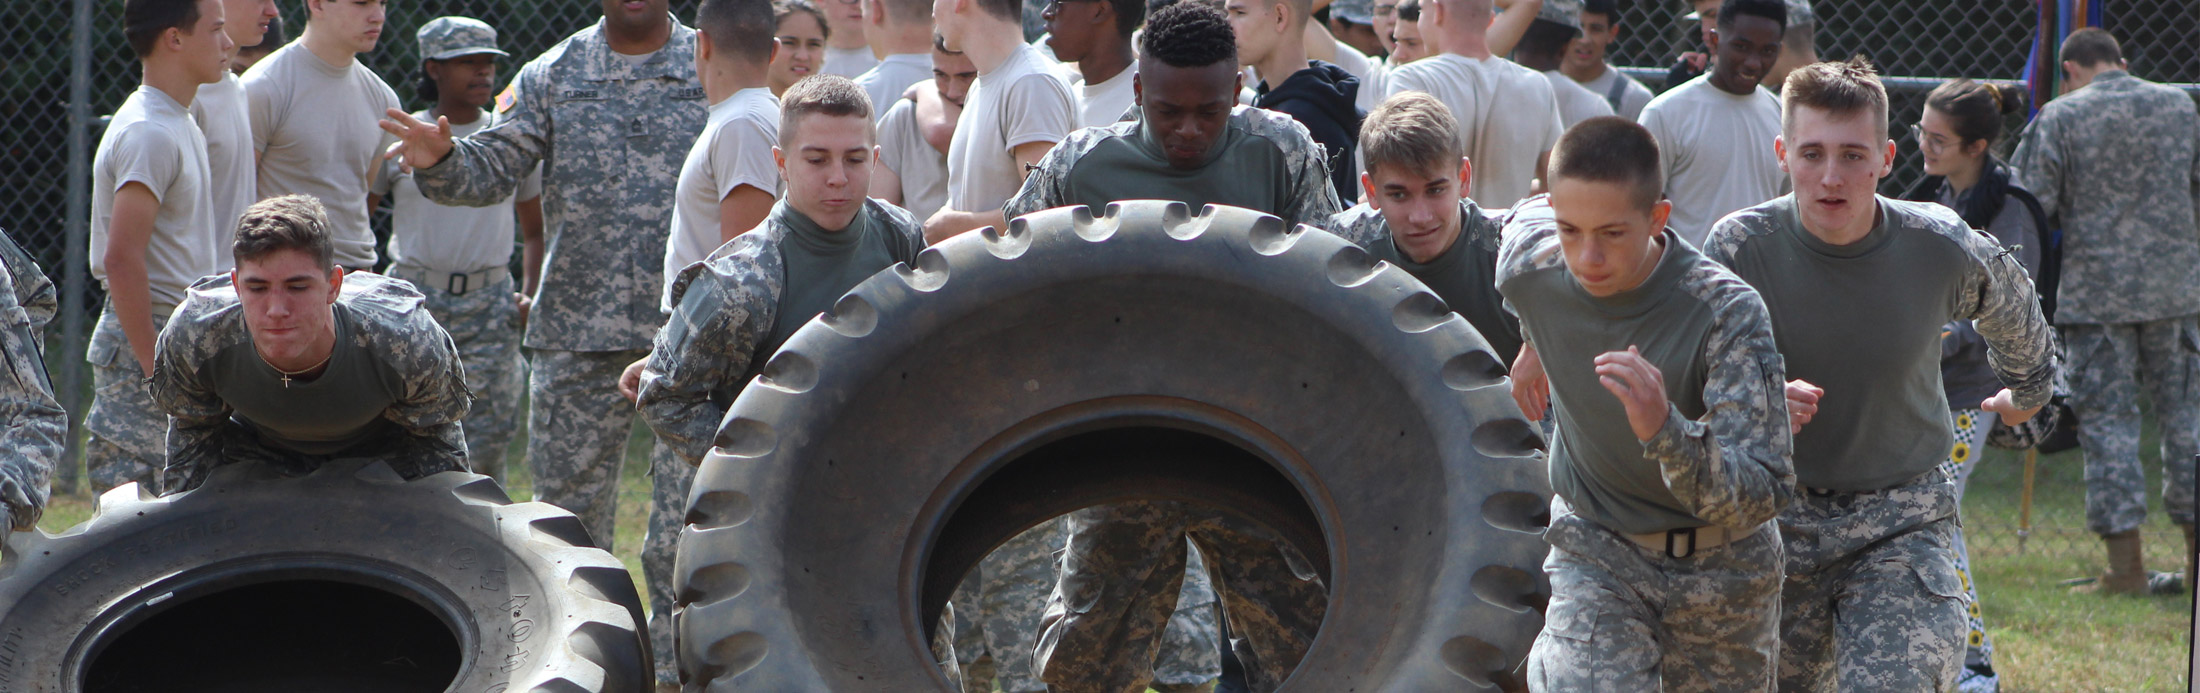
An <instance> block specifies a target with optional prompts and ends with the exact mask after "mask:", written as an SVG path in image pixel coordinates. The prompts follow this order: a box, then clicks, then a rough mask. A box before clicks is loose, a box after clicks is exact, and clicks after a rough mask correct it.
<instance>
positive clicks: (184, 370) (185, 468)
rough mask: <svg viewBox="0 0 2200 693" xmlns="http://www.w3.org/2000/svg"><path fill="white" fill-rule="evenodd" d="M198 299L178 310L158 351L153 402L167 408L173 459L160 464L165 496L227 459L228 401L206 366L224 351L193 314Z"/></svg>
mask: <svg viewBox="0 0 2200 693" xmlns="http://www.w3.org/2000/svg"><path fill="white" fill-rule="evenodd" d="M195 303H197V299H195V298H194V299H190V300H187V301H185V303H184V305H183V306H181V307H179V308H177V309H176V316H177V317H176V318H173V319H170V320H169V321H168V326H167V327H166V328H164V329H162V330H161V332H160V339H159V341H158V342H156V346H155V348H154V355H153V381H152V385H151V387H150V388H149V389H150V390H151V392H152V397H153V404H154V405H155V406H158V407H160V408H161V410H162V411H165V412H168V464H167V465H166V466H164V467H162V468H161V473H160V492H161V494H163V495H166V494H171V493H175V492H177V491H181V490H183V489H187V488H191V487H194V486H197V485H198V484H199V483H200V482H203V481H205V480H206V475H207V474H208V473H210V472H212V471H213V469H214V467H217V466H220V465H221V463H222V437H223V435H224V433H225V429H226V428H227V427H228V426H230V425H231V424H230V422H229V415H230V409H229V404H228V403H227V402H224V401H222V398H221V395H220V394H218V393H217V392H216V391H215V388H214V383H213V382H212V380H211V379H210V378H208V377H207V373H206V372H205V369H204V364H205V363H206V359H208V358H210V357H211V356H212V355H213V353H214V352H215V351H217V350H219V348H220V347H219V345H218V344H213V343H211V342H212V341H213V340H216V339H217V337H218V336H217V335H216V334H215V333H214V332H213V331H212V330H208V329H206V323H205V322H204V321H201V320H195V319H192V317H193V316H195V315H196V314H197V313H198V312H199V306H197V305H194V304H195Z"/></svg>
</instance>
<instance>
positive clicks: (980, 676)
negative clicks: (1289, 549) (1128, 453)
mask: <svg viewBox="0 0 2200 693" xmlns="http://www.w3.org/2000/svg"><path fill="white" fill-rule="evenodd" d="M1067 531H1068V520H1067V519H1066V518H1064V519H1057V520H1054V521H1050V522H1047V523H1046V524H1042V525H1040V526H1038V527H1034V528H1032V529H1030V530H1029V531H1026V532H1024V533H1023V534H1020V535H1017V536H1016V537H1015V538H1013V539H1010V540H1009V541H1008V543H1005V544H1002V545H1001V548H999V549H995V550H994V551H993V553H991V554H987V555H986V557H985V560H984V562H982V563H980V564H979V565H978V568H977V570H976V571H974V572H972V573H971V574H970V576H969V577H966V578H964V579H963V584H962V585H961V586H959V587H958V588H957V589H956V590H955V598H954V604H955V613H956V614H957V615H958V620H957V622H956V640H955V651H956V654H958V655H960V658H961V662H962V670H963V679H964V680H965V681H968V682H970V684H971V685H972V686H973V687H974V688H985V689H986V690H992V689H991V688H986V686H988V685H991V684H992V683H993V682H994V681H995V680H996V678H997V679H998V681H999V689H1000V690H1001V691H1004V692H1006V693H1024V692H1026V691H1044V690H1047V686H1046V684H1045V683H1042V682H1040V681H1039V672H1038V671H1037V669H1035V668H1033V667H1032V666H1031V657H1032V649H1033V646H1034V645H1035V644H1036V643H1037V642H1038V636H1039V623H1040V618H1041V616H1042V615H1044V613H1045V611H1046V605H1047V596H1048V594H1049V593H1051V592H1052V591H1053V590H1054V584H1055V581H1056V577H1057V575H1056V573H1057V567H1058V566H1059V563H1060V561H1059V559H1058V558H1057V557H1058V556H1060V554H1061V549H1062V546H1063V543H1064V540H1065V539H1066V538H1067V535H1066V532H1067ZM1186 550H1188V551H1190V552H1191V553H1190V554H1189V555H1188V557H1187V559H1186V565H1185V571H1184V584H1183V587H1182V588H1181V589H1180V591H1178V593H1177V602H1176V611H1175V613H1172V614H1170V615H1169V623H1168V625H1167V626H1165V627H1163V628H1162V631H1161V645H1160V651H1159V652H1158V653H1157V654H1156V655H1155V658H1154V662H1153V683H1154V684H1156V685H1161V686H1172V685H1174V686H1183V685H1196V684H1203V683H1206V682H1209V681H1213V680H1215V678H1216V677H1219V676H1221V675H1222V654H1221V649H1222V648H1221V633H1220V632H1219V631H1220V626H1219V624H1217V622H1216V619H1217V618H1218V611H1217V609H1216V607H1215V592H1214V586H1213V585H1212V584H1211V583H1210V582H1209V580H1208V578H1207V567H1206V563H1205V561H1203V560H1202V559H1201V558H1200V556H1199V552H1198V549H1194V548H1191V546H1190V544H1189V543H1187V544H1186Z"/></svg>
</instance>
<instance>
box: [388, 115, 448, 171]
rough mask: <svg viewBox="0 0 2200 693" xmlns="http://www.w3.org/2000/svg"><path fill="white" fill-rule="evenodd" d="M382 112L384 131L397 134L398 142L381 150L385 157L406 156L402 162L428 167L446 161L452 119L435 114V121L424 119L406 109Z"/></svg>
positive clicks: (408, 164) (414, 166) (411, 165)
mask: <svg viewBox="0 0 2200 693" xmlns="http://www.w3.org/2000/svg"><path fill="white" fill-rule="evenodd" d="M383 115H386V116H388V117H387V118H384V119H382V121H381V123H380V125H381V126H382V131H383V132H387V133H390V134H392V135H396V136H397V144H393V145H390V150H389V151H387V152H383V153H382V158H383V159H389V158H392V157H399V156H402V157H404V159H403V163H404V164H405V165H406V166H410V167H412V168H416V169H420V168H428V167H430V166H434V165H436V164H437V163H440V162H442V161H443V157H445V156H449V155H450V153H451V119H449V118H445V117H443V116H436V118H435V122H433V123H426V122H421V120H420V119H418V118H414V117H412V115H411V114H408V113H406V112H404V111H400V110H397V109H395V108H392V109H389V110H388V111H386V112H384V114H383Z"/></svg>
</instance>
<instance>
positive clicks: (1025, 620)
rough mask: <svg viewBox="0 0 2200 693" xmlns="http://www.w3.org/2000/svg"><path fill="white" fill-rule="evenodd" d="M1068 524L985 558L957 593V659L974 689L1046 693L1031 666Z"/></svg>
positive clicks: (1027, 534)
mask: <svg viewBox="0 0 2200 693" xmlns="http://www.w3.org/2000/svg"><path fill="white" fill-rule="evenodd" d="M1063 522H1064V521H1063V520H1059V519H1056V520H1050V521H1047V522H1045V523H1043V524H1040V525H1039V526H1037V527H1033V528H1031V529H1029V530H1025V531H1024V533H1022V534H1018V535H1016V536H1015V537H1013V538H1010V539H1009V540H1008V542H1007V543H1004V544H1001V547H1000V548H998V549H994V550H993V552H992V553H989V554H986V556H985V559H984V560H981V561H979V562H978V567H977V568H976V569H975V570H972V571H971V572H970V575H969V576H967V577H964V578H963V582H962V584H961V585H959V586H957V587H956V589H955V596H954V598H953V604H954V606H955V615H956V619H957V621H956V623H955V655H956V657H957V658H958V659H959V660H960V662H959V664H960V667H959V668H960V669H961V670H962V674H963V680H964V681H965V682H967V683H969V684H970V685H971V687H973V688H980V689H984V690H987V691H991V690H993V688H992V687H991V685H992V684H993V683H994V682H995V681H998V682H999V684H998V685H999V688H1000V690H1001V691H1004V693H1032V692H1033V691H1044V690H1046V689H1047V686H1046V684H1044V683H1040V682H1039V673H1038V671H1037V670H1036V669H1034V668H1033V667H1032V665H1031V649H1032V646H1033V645H1034V644H1036V643H1037V642H1038V641H1039V617H1040V615H1041V614H1042V613H1044V612H1045V610H1046V603H1047V591H1048V590H1051V589H1054V563H1055V561H1054V556H1055V554H1056V552H1057V551H1059V550H1060V549H1061V547H1062V539H1063V531H1064V528H1063Z"/></svg>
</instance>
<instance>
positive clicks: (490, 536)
mask: <svg viewBox="0 0 2200 693" xmlns="http://www.w3.org/2000/svg"><path fill="white" fill-rule="evenodd" d="M592 546H593V544H592V543H591V542H590V541H589V539H588V535H587V532H586V531H585V530H584V529H582V527H581V523H580V521H579V520H578V519H576V518H575V517H573V515H572V514H571V513H567V512H565V511H563V510H560V509H558V508H556V507H554V506H551V505H548V504H544V503H512V502H511V500H510V499H509V498H508V497H507V496H506V495H505V493H504V489H503V488H502V487H500V486H498V485H497V483H496V481H495V480H493V479H490V478H489V477H485V476H480V475H476V474H467V473H463V472H444V473H441V474H435V475H431V476H427V477H423V478H421V479H417V480H413V481H406V480H405V479H402V478H400V477H399V476H398V475H397V474H396V473H395V472H393V471H391V470H390V467H389V466H388V465H386V464H382V463H379V462H376V463H371V464H370V463H367V462H364V461H357V462H335V463H330V464H328V465H325V466H323V467H321V468H319V469H317V470H314V471H312V472H310V473H304V474H302V475H299V474H288V473H283V472H280V471H278V470H277V469H275V468H273V467H268V466H263V465H259V464H236V465H231V466H227V467H222V468H219V469H216V470H215V471H214V473H213V475H212V476H211V477H210V478H209V479H208V480H207V482H206V484H205V485H203V486H201V487H199V488H198V489H196V490H192V491H188V492H184V493H180V494H176V495H173V496H167V497H155V496H153V495H151V494H149V493H144V492H141V490H140V489H139V487H138V486H137V485H136V484H129V485H125V486H122V487H121V488H117V489H114V490H112V491H109V492H107V493H106V494H105V495H102V496H100V498H99V510H98V513H97V514H96V515H94V516H93V517H92V519H90V520H87V521H85V522H84V523H83V524H80V525H77V526H75V527H72V528H70V529H69V530H67V531H65V532H63V533H61V534H57V535H55V534H46V533H44V532H30V533H25V534H16V535H13V536H11V537H9V539H8V541H7V544H6V549H7V551H6V553H5V556H4V557H0V691H6V692H9V693H14V692H17V691H40V692H55V693H79V692H81V693H105V692H108V691H115V692H124V691H160V692H163V693H196V692H200V691H206V692H212V691H222V692H224V693H230V692H242V693H262V692H266V693H274V692H277V691H281V692H296V691H320V692H336V693H349V692H352V691H359V692H361V693H365V692H367V691H375V692H399V691H423V692H429V693H433V692H437V691H451V692H453V693H507V692H508V693H520V692H522V691H541V692H553V691H554V692H556V693H581V692H587V691H626V692H634V693H646V692H647V691H649V690H651V673H650V665H649V652H648V649H647V648H648V639H647V638H646V637H643V636H642V635H641V634H640V633H641V631H640V629H639V628H638V627H637V625H638V624H640V623H641V622H642V620H641V599H640V598H639V597H638V596H637V595H636V594H635V590H634V583H633V579H632V578H631V577H630V576H629V574H628V573H627V571H626V569H625V568H624V567H622V566H621V565H620V564H619V562H618V560H617V559H614V558H612V556H611V554H609V553H606V552H604V551H603V550H601V549H596V548H592Z"/></svg>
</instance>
